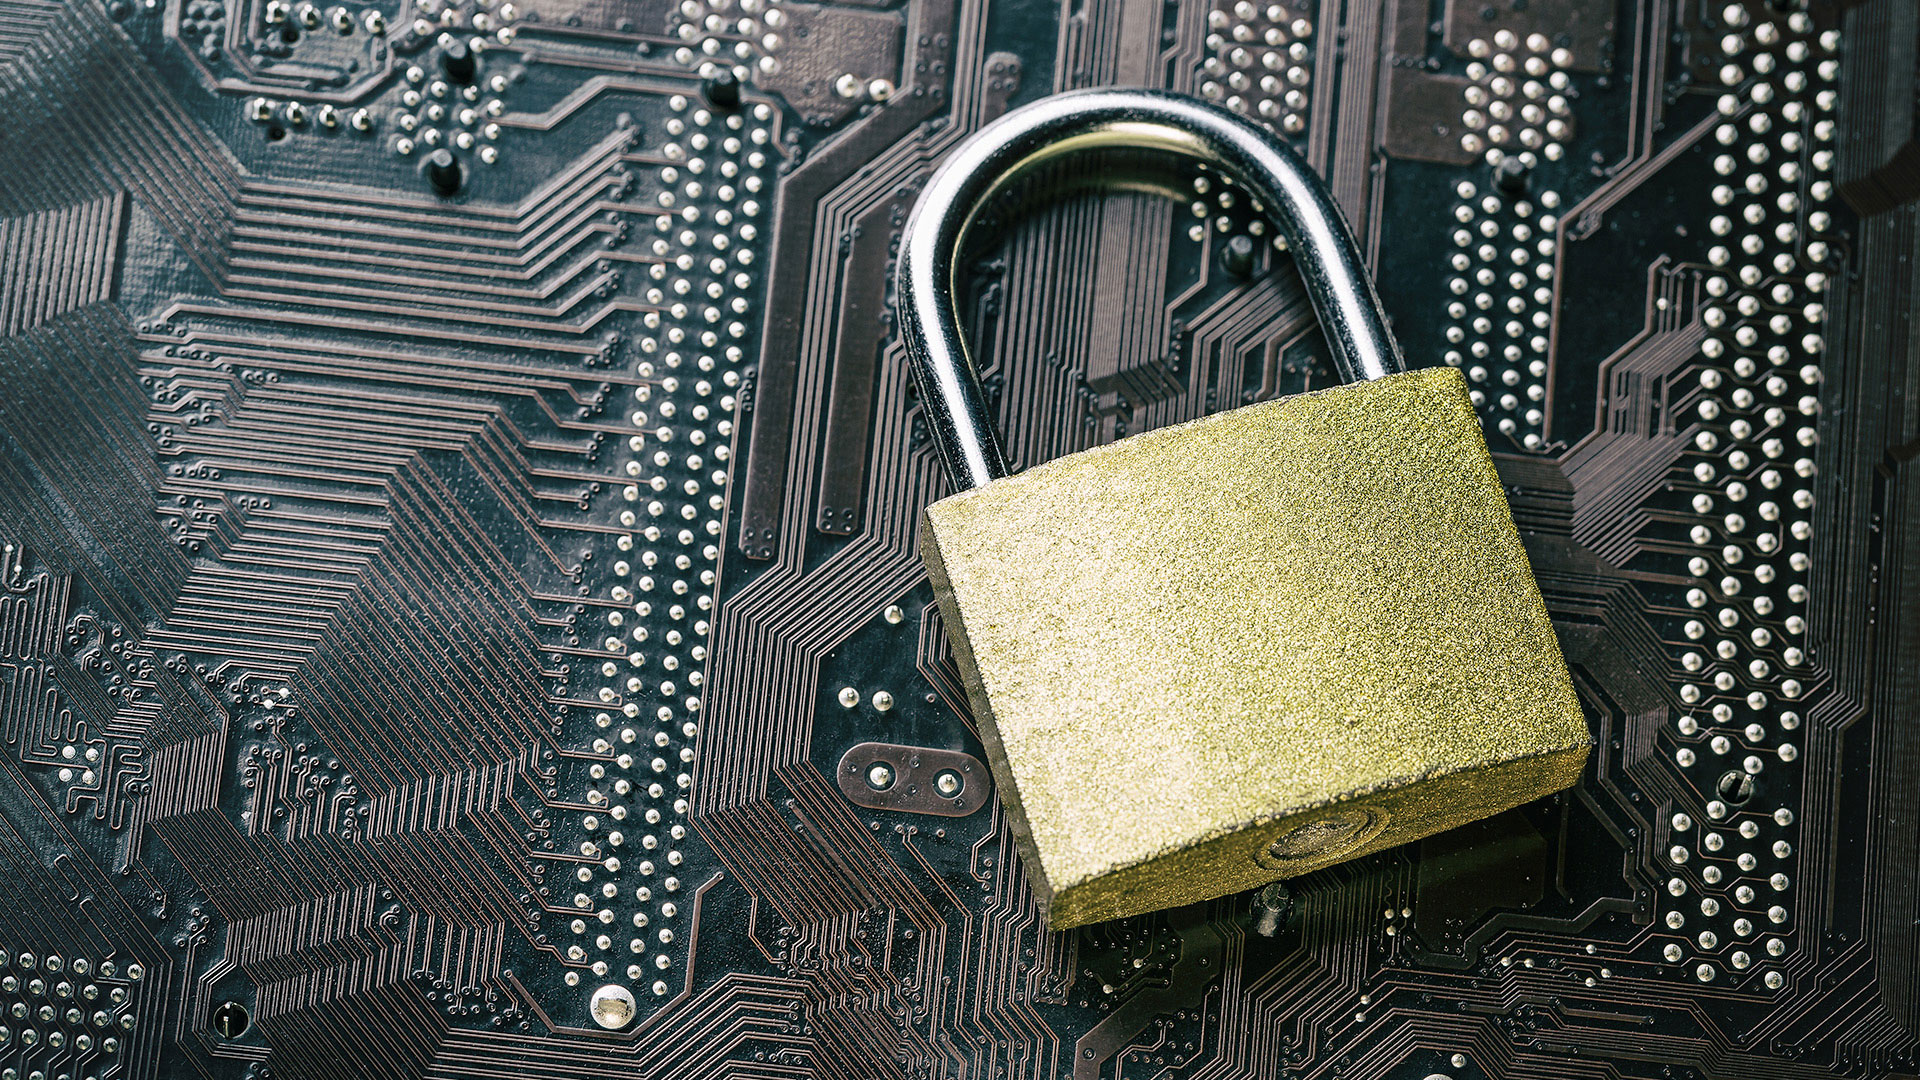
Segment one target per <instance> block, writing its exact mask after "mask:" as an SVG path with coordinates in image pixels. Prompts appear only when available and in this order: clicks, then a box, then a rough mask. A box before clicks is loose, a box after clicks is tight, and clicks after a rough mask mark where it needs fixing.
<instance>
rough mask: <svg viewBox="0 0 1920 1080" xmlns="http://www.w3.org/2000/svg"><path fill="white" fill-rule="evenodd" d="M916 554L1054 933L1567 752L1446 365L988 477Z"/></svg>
mask: <svg viewBox="0 0 1920 1080" xmlns="http://www.w3.org/2000/svg"><path fill="white" fill-rule="evenodd" d="M921 550H922V554H923V555H924V557H925V559H926V563H927V566H928V568H929V570H930V572H931V576H932V580H933V585H934V590H935V594H936V596H937V597H938V600H939V604H940V609H941V614H942V616H943V617H944V618H945V620H946V621H947V624H948V629H949V631H950V633H951V637H952V640H953V642H954V646H955V654H956V657H957V659H958V661H959V666H960V669H961V672H962V674H963V675H964V677H965V680H966V684H967V689H968V693H969V695H970V698H971V704H972V707H973V712H974V715H975V717H976V719H977V720H978V722H979V724H980V728H981V736H982V739H983V741H984V742H985V744H986V747H987V751H988V754H989V758H990V760H991V763H992V767H993V769H994V772H995V779H996V780H997V781H998V783H999V790H1000V795H1001V798H1002V800H1003V801H1004V802H1005V804H1006V807H1007V811H1008V815H1009V818H1010V820H1011V822H1012V825H1013V830H1014V834H1015V836H1016V838H1017V840H1018V843H1019V844H1020V846H1021V849H1022V854H1023V856H1024V858H1025V864H1026V868H1027V871H1028V876H1029V879H1030V880H1031V881H1032V883H1033V887H1034V889H1035V890H1036V891H1037V892H1038V893H1039V895H1040V898H1041V900H1042V902H1043V903H1045V904H1047V908H1048V921H1049V923H1050V925H1052V926H1054V927H1055V928H1064V927H1070V926H1077V925H1080V924H1083V923H1088V922H1094V921H1097V920H1102V919H1109V918H1116V917H1120V916H1124V915H1132V914H1138V913H1142V912H1147V911H1153V910H1158V909H1161V908H1166V907H1171V906H1175V905H1178V904H1186V903H1191V902H1195V901H1199V900H1204V899H1208V898H1210V897H1215V896H1220V895H1224V894H1226V893H1230V892H1235V891H1238V890H1243V889H1248V888H1252V887H1255V886H1258V885H1260V884H1262V883H1265V882H1268V881H1272V880H1274V879H1277V878H1283V877H1290V876H1293V875H1295V874H1300V873H1305V872H1307V871H1309V870H1314V869H1317V868H1319V867H1322V866H1326V865H1328V864H1330V863H1334V862H1338V861H1341V860H1344V859H1349V858H1353V857H1355V856H1357V855H1361V854H1364V853H1366V852H1369V851H1374V850H1377V849H1381V848H1386V847H1390V846H1392V845H1396V844H1403V843H1406V842H1408V841H1410V840H1416V839H1419V838H1420V837H1423V836H1426V835H1428V834H1430V833H1434V832H1438V831H1440V830H1443V829H1447V828H1450V827H1453V826H1456V825H1460V824H1464V823H1466V822H1469V821H1474V820H1477V819H1480V818H1484V817H1486V816H1488V815H1490V814H1493V813H1497V812H1499V811H1501V810H1504V809H1507V808H1509V807H1511V806H1515V805H1517V804H1519V803H1522V802H1525V801H1528V800H1531V799H1534V798H1537V797H1539V796H1541V795H1542V794H1545V793H1547V792H1551V791H1556V790H1559V789H1561V788H1564V787H1567V786H1568V785H1570V784H1572V783H1573V782H1574V781H1575V780H1576V779H1577V778H1578V776H1579V774H1580V770H1581V767H1582V765H1583V764H1584V763H1585V760H1586V757H1587V752H1588V748H1589V745H1590V739H1589V737H1588V734H1587V727H1586V723H1585V721H1584V720H1583V718H1582V715H1581V712H1580V707H1579V703H1578V701H1577V699H1576V697H1575V695H1574V691H1573V686H1572V683H1571V680H1570V679H1569V676H1568V673H1567V668H1566V665H1565V662H1564V661H1563V660H1562V658H1561V655H1560V649H1559V645H1558V643H1557V642H1556V640H1555V638H1554V633H1553V626H1552V624H1551V622H1550V621H1549V619H1548V616H1547V611H1546V607H1545V605H1544V604H1543V603H1542V601H1541V597H1540V591H1539V588H1538V587H1537V586H1536V585H1535V583H1534V580H1533V575H1532V571H1531V569H1530V567H1529V565H1528V562H1527V557H1526V552H1525V551H1524V549H1523V548H1522V546H1521V542H1520V537H1519V534H1518V533H1517V532H1516V531H1515V529H1514V526H1513V520H1512V517H1511V516H1510V513H1509V510H1508V507H1507V502H1506V498H1505V495H1504V493H1503V491H1502V489H1501V486H1500V480H1499V477H1498V476H1497V475H1496V474H1495V472H1494V468H1493V463H1492V460H1491V458H1490V457H1489V455H1488V452H1487V448H1486V443H1485V440H1484V438H1483V437H1482V435H1481V431H1480V425H1479V421H1478V419H1477V418H1476V417H1475V415H1474V410H1473V407H1472V405H1471V404H1470V403H1469V401H1468V400H1467V395H1466V388H1465V383H1464V381H1463V380H1462V379H1461V377H1460V374H1459V373H1458V372H1457V371H1455V370H1453V369H1451V368H1438V369H1427V370H1420V371H1414V372H1409V373H1405V374H1398V375H1390V376H1387V377H1385V378H1381V379H1377V380H1375V381H1372V382H1364V383H1358V384H1353V385H1347V386H1339V387H1335V388H1332V389H1328V390H1321V391H1318V392H1315V393H1310V394H1303V395H1300V396H1297V397H1293V398H1288V399H1285V400H1281V401H1274V402H1267V403H1262V404H1257V405H1251V406H1247V407H1245V408H1241V409H1236V410H1233V411H1231V412H1226V413H1221V414H1219V415H1215V416H1210V417H1207V418H1204V419H1201V420H1196V421H1193V422H1191V423H1188V424H1184V425H1181V426H1178V427H1172V428H1166V429H1162V430H1159V431H1153V432H1148V433H1145V434H1141V435H1136V436H1133V437H1131V438H1127V439H1123V440H1120V441H1118V442H1116V443H1113V444H1111V445H1108V446H1103V447H1100V448H1097V449H1094V450H1089V451H1086V452H1083V453H1079V454H1074V455H1071V456H1068V457H1065V458H1061V459H1059V460H1056V461H1052V462H1048V463H1046V464H1043V465H1039V466H1036V467H1034V468H1032V469H1029V470H1028V471H1026V472H1024V473H1020V474H1018V475H1015V476H1009V477H1005V478H1001V479H996V480H993V481H992V482H990V483H988V484H986V485H985V486H983V487H979V488H976V489H974V490H971V491H966V492H962V493H960V494H957V495H953V496H950V497H948V498H946V499H943V500H941V501H939V502H937V503H935V504H933V505H932V506H930V507H928V508H927V510H926V513H925V518H924V521H923V528H922V533H921Z"/></svg>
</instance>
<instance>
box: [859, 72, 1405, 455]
mask: <svg viewBox="0 0 1920 1080" xmlns="http://www.w3.org/2000/svg"><path fill="white" fill-rule="evenodd" d="M1095 149H1142V150H1163V151H1166V152H1169V153H1172V154H1176V155H1180V156H1184V157H1188V158H1193V159H1196V160H1198V161H1202V162H1205V163H1207V164H1209V165H1213V166H1216V167H1218V168H1219V169H1221V170H1222V171H1223V172H1225V173H1227V174H1229V175H1231V176H1232V177H1233V178H1234V180H1235V181H1237V182H1238V183H1239V184H1240V185H1241V186H1242V187H1244V188H1245V190H1247V191H1248V192H1249V193H1250V194H1251V195H1252V196H1253V197H1254V198H1256V199H1258V200H1259V202H1260V205H1261V206H1262V207H1263V208H1264V209H1265V211H1266V213H1267V216H1268V217H1269V219H1270V220H1271V221H1272V222H1273V224H1274V226H1275V228H1277V229H1278V230H1279V231H1280V235H1281V236H1282V237H1284V238H1285V239H1286V242H1287V247H1288V249H1289V250H1290V251H1291V252H1292V254H1293V263H1294V266H1295V267H1297V268H1298V269H1299V271H1300V277H1301V279H1302V280H1303V281H1304V282H1305V283H1306V289H1307V298H1308V299H1309V300H1310V301H1311V302H1312V303H1313V310H1314V312H1315V313H1316V314H1318V315H1319V317H1320V325H1321V328H1322V330H1323V331H1324V332H1325V334H1326V338H1327V343H1328V345H1329V346H1331V347H1332V350H1333V359H1334V363H1335V365H1336V366H1337V367H1338V368H1339V370H1340V375H1341V377H1342V378H1344V379H1346V380H1347V381H1348V382H1354V381H1358V380H1362V379H1378V378H1382V377H1384V376H1387V375H1393V374H1397V373H1399V372H1402V371H1405V370H1406V363H1405V361H1404V360H1402V359H1401V356H1400V349H1399V346H1397V345H1395V344H1394V340H1393V335H1392V334H1391V333H1389V332H1388V330H1387V322H1386V316H1385V314H1384V312H1383V311H1382V310H1381V307H1380V298H1379V296H1378V295H1376V294H1375V293H1374V290H1373V282H1372V280H1371V279H1370V278H1369V277H1368V275H1367V269H1366V266H1365V265H1364V264H1363V263H1362V262H1361V260H1360V253H1359V249H1358V247H1357V245H1355V243H1354V240H1353V232H1352V230H1351V229H1349V228H1348V227H1347V223H1346V219H1345V218H1344V217H1342V216H1341V214H1340V208H1339V207H1338V206H1336V205H1334V202H1333V196H1332V194H1331V193H1330V192H1329V191H1328V190H1327V186H1326V184H1325V182H1323V181H1322V180H1321V179H1320V177H1319V176H1317V175H1316V174H1315V173H1314V172H1313V170H1312V169H1311V168H1310V167H1308V165H1307V163H1306V162H1304V161H1302V160H1300V156H1299V155H1298V154H1296V153H1294V152H1293V150H1292V149H1291V148H1289V147H1287V146H1286V145H1285V144H1283V143H1281V142H1279V141H1278V140H1277V139H1275V138H1274V137H1273V136H1272V135H1270V134H1268V133H1267V132H1266V131H1265V130H1264V129H1262V128H1260V127H1259V126H1257V125H1255V124H1253V123H1252V122H1250V121H1248V120H1246V119H1243V118H1241V117H1239V116H1236V115H1234V114H1233V113H1230V112H1227V111H1226V110H1224V109H1221V108H1219V107H1217V106H1214V105H1209V104H1207V103H1206V102H1203V101H1199V100H1197V99H1195V98H1191V97H1187V96H1185V95H1182V94H1173V93H1168V92H1165V91H1157V90H1078V91H1073V92H1071V93H1065V94H1058V95H1055V96H1053V97H1049V98H1044V99H1042V100H1040V101H1036V102H1034V103H1033V104H1031V105H1026V106H1023V107H1021V108H1018V109H1015V110H1014V111H1012V112H1010V113H1007V114H1006V115H1005V116H1002V117H1000V118H999V119H998V120H995V121H994V122H992V123H990V124H988V125H987V126H986V127H983V128H981V129H980V130H979V131H977V132H974V133H973V135H971V136H969V137H968V138H967V139H966V141H964V142H962V143H961V144H960V145H959V146H958V147H956V148H954V150H953V152H952V153H951V154H949V155H948V156H947V158H946V160H945V161H944V162H942V163H941V165H940V167H939V168H938V169H936V170H935V171H934V174H933V177H932V178H931V179H930V180H929V181H928V182H927V187H926V190H924V191H922V192H921V193H920V198H919V199H918V200H917V201H916V202H915V203H914V207H913V213H912V214H911V215H910V216H909V217H908V218H907V227H906V233H905V236H904V238H903V240H902V241H901V244H900V256H899V260H898V262H897V264H896V267H895V270H894V306H895V309H896V311H897V313H898V315H899V319H900V337H901V340H902V342H903V343H904V344H905V345H906V348H907V356H908V358H909V361H910V363H911V364H912V366H913V375H914V380H915V382H917V383H918V385H919V387H920V404H921V408H922V409H923V410H924V411H925V413H926V418H927V426H928V429H929V430H930V431H931V432H932V434H933V439H934V442H935V444H936V445H938V446H939V448H940V457H941V460H942V461H943V462H945V464H946V467H947V475H948V476H949V477H950V478H951V479H952V481H953V486H954V488H955V490H958V491H966V490H968V489H971V488H976V487H980V486H982V485H984V484H986V483H987V482H988V481H990V480H995V479H998V478H1000V477H1002V476H1005V475H1007V473H1008V469H1007V461H1006V452H1005V451H1004V450H1003V449H1002V448H1001V446H1000V440H999V439H998V437H997V436H995V434H994V431H993V418H992V416H991V415H990V413H989V412H988V409H987V402H986V395H985V392H984V391H983V390H982V389H981V387H980V374H979V372H978V371H977V370H976V369H975V367H974V364H973V359H972V356H971V355H970V354H969V352H968V350H967V345H966V341H965V340H964V339H963V338H962V337H961V334H960V320H959V316H958V314H957V312H956V311H955V309H954V300H953V282H954V277H955V271H956V268H957V263H958V261H959V258H960V250H961V243H962V242H963V241H964V240H965V238H966V233H967V229H968V227H969V226H971V225H972V224H973V220H974V217H975V216H976V215H977V214H978V213H979V211H980V208H981V207H982V206H984V205H985V204H986V202H987V200H988V199H990V198H992V197H993V196H994V195H995V194H996V193H998V192H1000V191H1001V190H1003V189H1004V188H1005V187H1006V186H1007V185H1008V184H1010V183H1012V182H1013V181H1014V180H1016V179H1018V178H1019V177H1020V176H1022V175H1023V174H1025V173H1026V172H1028V171H1029V170H1031V169H1032V168H1033V167H1034V166H1036V165H1039V164H1041V163H1043V162H1047V161H1052V160H1054V159H1056V158H1060V157H1064V156H1066V155H1069V154H1075V153H1080V152H1083V151H1088V150H1095Z"/></svg>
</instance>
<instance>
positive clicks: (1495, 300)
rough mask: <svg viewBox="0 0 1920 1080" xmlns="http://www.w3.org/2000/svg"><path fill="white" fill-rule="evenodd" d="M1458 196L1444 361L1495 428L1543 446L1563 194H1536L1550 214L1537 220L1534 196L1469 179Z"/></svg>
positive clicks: (1528, 443)
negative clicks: (1506, 193) (1502, 192)
mask: <svg viewBox="0 0 1920 1080" xmlns="http://www.w3.org/2000/svg"><path fill="white" fill-rule="evenodd" d="M1454 194H1455V195H1456V196H1458V197H1459V202H1457V203H1455V204H1454V207H1453V217H1454V221H1455V223H1456V225H1457V227H1456V228H1455V229H1454V231H1453V246H1454V248H1455V250H1454V252H1453V253H1452V254H1451V255H1449V256H1448V257H1447V259H1448V263H1447V266H1448V269H1449V270H1451V271H1452V275H1451V276H1450V277H1449V278H1448V279H1447V291H1448V293H1449V294H1451V299H1449V300H1448V301H1447V318H1448V320H1449V323H1448V325H1447V328H1446V331H1445V333H1446V339H1447V351H1446V353H1445V359H1446V362H1447V363H1449V364H1451V365H1453V366H1454V367H1457V368H1460V369H1461V370H1463V371H1464V372H1465V373H1466V376H1467V381H1468V383H1469V389H1468V394H1469V395H1470V396H1471V397H1472V398H1473V404H1474V406H1475V407H1476V408H1478V409H1479V410H1480V411H1481V413H1482V415H1484V416H1486V417H1487V418H1488V419H1490V420H1492V421H1493V424H1494V427H1496V428H1497V429H1498V430H1499V431H1500V432H1501V434H1503V435H1506V436H1508V437H1509V438H1512V439H1513V440H1515V441H1516V442H1518V443H1519V444H1520V445H1521V446H1523V447H1525V448H1526V449H1528V450H1540V449H1542V448H1543V447H1544V445H1545V444H1544V441H1543V440H1542V438H1541V435H1540V431H1541V425H1542V424H1543V423H1544V422H1545V413H1544V411H1543V410H1544V407H1545V400H1546V396H1547V388H1546V383H1545V382H1544V380H1545V378H1546V374H1547V349H1548V335H1549V331H1550V330H1551V329H1552V325H1553V323H1552V318H1553V316H1552V312H1553V285H1554V281H1553V275H1554V271H1553V265H1554V258H1553V257H1554V248H1555V241H1554V231H1555V229H1557V228H1558V227H1559V224H1560V222H1559V219H1558V218H1557V217H1555V216H1554V214H1553V213H1552V211H1554V210H1557V209H1558V208H1559V206H1560V193H1559V192H1557V191H1551V190H1549V191H1542V192H1541V193H1540V194H1539V197H1538V199H1539V205H1540V209H1542V210H1545V211H1548V212H1547V213H1543V214H1540V215H1539V216H1538V217H1536V216H1535V210H1534V205H1533V203H1532V202H1530V201H1528V200H1525V199H1517V200H1509V199H1504V198H1501V197H1500V196H1498V195H1495V194H1493V193H1486V194H1482V193H1481V191H1480V189H1479V188H1477V187H1475V186H1474V184H1473V183H1472V182H1470V181H1466V180H1462V181H1461V182H1460V183H1459V184H1458V185H1457V186H1456V187H1455V188H1454Z"/></svg>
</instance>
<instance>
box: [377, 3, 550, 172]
mask: <svg viewBox="0 0 1920 1080" xmlns="http://www.w3.org/2000/svg"><path fill="white" fill-rule="evenodd" d="M414 8H415V9H416V11H417V12H418V13H417V14H416V15H415V16H414V20H413V32H414V34H415V36H417V37H425V36H427V35H428V34H430V33H432V32H433V31H434V29H435V27H436V25H437V26H438V27H439V28H440V38H439V41H440V46H441V47H442V48H446V47H447V46H448V45H449V44H451V42H452V38H453V35H454V34H456V33H458V32H459V31H460V30H461V29H463V24H464V25H470V26H471V28H472V29H474V30H476V31H478V33H476V34H474V35H472V36H470V37H469V38H468V39H467V42H466V45H467V48H468V49H470V50H472V52H473V55H474V56H476V57H477V56H479V55H481V54H483V53H485V52H486V51H487V50H488V49H489V48H491V47H493V43H494V42H498V43H499V44H500V45H503V46H504V45H512V44H513V42H514V38H515V37H516V30H515V28H514V27H513V25H512V24H513V22H514V20H516V19H518V18H519V17H520V12H519V10H518V9H517V8H516V7H515V6H514V5H513V4H512V3H502V4H500V5H499V6H498V7H493V0H476V2H475V5H474V10H472V11H467V10H466V9H465V8H464V7H462V6H461V5H460V4H458V3H452V2H449V0H414ZM489 8H492V10H488V9H489ZM489 33H490V34H492V40H491V41H490V40H489V39H488V38H487V37H486V36H485V35H487V34H489ZM404 77H405V79H406V85H405V87H404V88H403V89H402V90H401V91H400V107H399V108H397V109H395V110H394V114H393V125H394V127H395V128H397V129H398V130H399V134H398V135H397V136H395V138H394V140H393V152H394V153H396V154H398V155H400V156H401V157H406V156H408V155H410V154H412V153H413V152H414V151H415V150H417V149H420V148H422V147H424V148H426V149H429V150H431V149H433V148H434V147H436V146H439V145H441V144H442V143H446V144H448V145H451V146H453V147H454V148H455V149H458V150H472V149H473V148H474V147H475V146H476V145H478V146H479V147H480V150H479V152H478V153H477V154H475V155H474V156H476V157H478V158H479V159H480V161H481V163H482V164H485V165H492V164H495V163H497V162H498V161H499V160H500V148H499V147H498V146H496V145H494V143H495V142H496V141H497V140H498V139H499V138H500V124H499V123H498V120H497V118H498V117H499V116H501V115H502V114H503V113H504V112H505V111H506V103H505V102H504V101H502V100H501V98H500V97H499V95H501V94H504V93H506V91H507V87H508V85H509V80H508V79H507V78H506V77H505V76H504V75H499V74H495V75H492V76H489V77H488V78H487V80H486V91H485V93H486V94H487V95H491V96H487V97H486V99H485V100H482V97H483V93H482V90H481V87H480V86H479V85H478V84H472V83H469V84H468V85H465V86H455V85H453V84H452V83H450V82H449V81H448V80H446V79H432V78H428V75H427V72H426V70H425V69H424V68H423V67H421V66H420V65H418V64H415V65H412V66H410V67H408V68H407V70H406V72H405V76H404ZM443 125H444V126H443Z"/></svg>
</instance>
